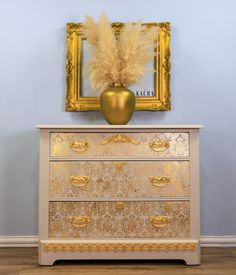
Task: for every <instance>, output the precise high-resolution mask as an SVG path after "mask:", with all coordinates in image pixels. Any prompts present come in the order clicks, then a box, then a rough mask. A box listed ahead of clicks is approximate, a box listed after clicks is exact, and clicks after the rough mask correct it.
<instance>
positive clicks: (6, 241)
mask: <svg viewBox="0 0 236 275" xmlns="http://www.w3.org/2000/svg"><path fill="white" fill-rule="evenodd" d="M38 241H39V238H38V236H0V247H38Z"/></svg>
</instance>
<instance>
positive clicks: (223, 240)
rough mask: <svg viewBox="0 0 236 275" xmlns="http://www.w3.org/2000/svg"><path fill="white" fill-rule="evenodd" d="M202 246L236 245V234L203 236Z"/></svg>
mask: <svg viewBox="0 0 236 275" xmlns="http://www.w3.org/2000/svg"><path fill="white" fill-rule="evenodd" d="M201 247H236V236H201Z"/></svg>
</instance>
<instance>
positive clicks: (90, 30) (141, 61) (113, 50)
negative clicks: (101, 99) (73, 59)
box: [84, 14, 157, 92]
mask: <svg viewBox="0 0 236 275" xmlns="http://www.w3.org/2000/svg"><path fill="white" fill-rule="evenodd" d="M84 35H85V38H86V39H87V41H88V43H89V49H90V53H91V58H90V59H89V60H88V62H87V65H86V72H85V74H86V76H87V78H88V79H89V80H90V83H91V86H92V88H93V89H94V90H96V91H99V92H102V91H103V90H105V89H106V88H108V87H109V86H110V85H111V84H112V83H121V84H124V85H130V84H133V83H136V82H138V81H140V79H141V78H142V77H143V75H144V73H145V72H146V71H148V68H146V66H145V64H147V63H149V62H150V61H151V60H152V59H153V56H154V49H155V43H154V42H155V40H156V38H157V30H156V28H149V29H147V28H146V27H145V26H143V25H142V23H141V22H138V23H126V24H125V25H124V27H123V28H122V30H121V33H120V35H119V37H118V39H117V38H116V36H115V33H114V30H113V28H112V27H111V24H110V22H109V20H108V18H107V16H106V14H102V15H101V17H100V20H99V23H96V22H95V21H94V20H93V18H92V17H91V16H87V17H86V21H85V23H84ZM152 70H153V69H152ZM149 71H150V69H149Z"/></svg>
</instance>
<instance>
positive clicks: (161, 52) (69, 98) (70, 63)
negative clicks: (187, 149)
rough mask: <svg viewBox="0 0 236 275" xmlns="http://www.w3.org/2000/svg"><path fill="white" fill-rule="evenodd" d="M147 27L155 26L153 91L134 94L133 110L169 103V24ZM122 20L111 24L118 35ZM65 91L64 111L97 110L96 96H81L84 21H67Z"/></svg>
mask: <svg viewBox="0 0 236 275" xmlns="http://www.w3.org/2000/svg"><path fill="white" fill-rule="evenodd" d="M144 25H146V26H147V27H157V28H158V30H159V33H158V39H157V54H156V56H155V60H154V67H155V68H154V69H155V73H154V83H153V86H154V92H153V95H152V96H137V97H136V108H135V109H136V110H147V111H158V110H163V111H168V110H170V109H171V103H170V23H168V22H165V23H144ZM122 26H123V23H112V27H113V28H114V29H115V32H116V33H117V34H118V33H119V32H120V30H121V28H122ZM66 30H67V60H66V71H67V76H66V78H67V79H66V80H67V94H66V107H65V108H66V111H69V112H76V111H91V110H100V103H99V97H95V96H83V94H82V91H81V83H82V73H81V72H82V57H83V51H82V49H83V44H82V43H83V40H84V38H83V24H82V23H68V24H67V27H66Z"/></svg>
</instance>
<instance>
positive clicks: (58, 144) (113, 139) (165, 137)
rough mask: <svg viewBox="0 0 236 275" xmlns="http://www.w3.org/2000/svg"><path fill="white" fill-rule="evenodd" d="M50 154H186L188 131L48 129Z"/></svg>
mask: <svg viewBox="0 0 236 275" xmlns="http://www.w3.org/2000/svg"><path fill="white" fill-rule="evenodd" d="M50 156H51V157H149V158H155V157H167V158H171V157H188V156H189V134H188V133H51V134H50Z"/></svg>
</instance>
